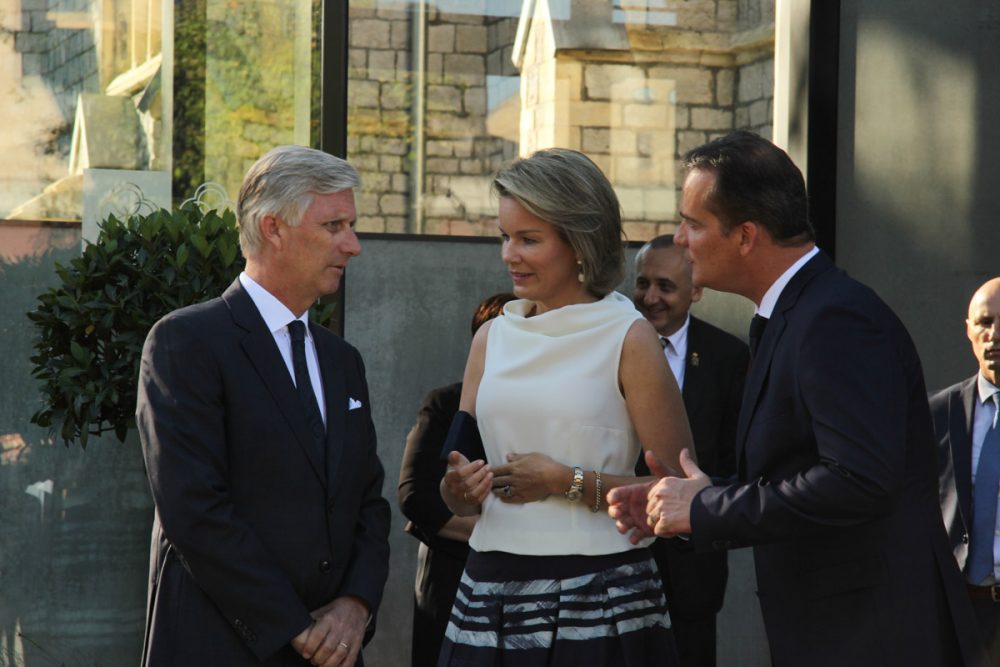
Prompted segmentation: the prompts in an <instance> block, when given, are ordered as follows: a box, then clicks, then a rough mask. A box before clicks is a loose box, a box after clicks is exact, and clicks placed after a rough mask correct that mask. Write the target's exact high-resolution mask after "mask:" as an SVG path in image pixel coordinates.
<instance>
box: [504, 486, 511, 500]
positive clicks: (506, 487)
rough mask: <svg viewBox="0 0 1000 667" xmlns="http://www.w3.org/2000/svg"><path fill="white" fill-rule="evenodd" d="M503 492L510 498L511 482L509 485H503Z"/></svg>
mask: <svg viewBox="0 0 1000 667" xmlns="http://www.w3.org/2000/svg"><path fill="white" fill-rule="evenodd" d="M503 494H504V495H505V496H507V497H508V498H510V484H508V485H507V486H505V487H503Z"/></svg>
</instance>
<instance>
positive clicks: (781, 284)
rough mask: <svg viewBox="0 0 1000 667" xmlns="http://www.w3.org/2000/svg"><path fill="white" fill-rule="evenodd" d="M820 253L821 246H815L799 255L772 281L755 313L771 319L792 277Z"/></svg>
mask: <svg viewBox="0 0 1000 667" xmlns="http://www.w3.org/2000/svg"><path fill="white" fill-rule="evenodd" d="M818 253H819V248H817V247H816V246H813V247H812V250H810V251H809V252H807V253H806V254H804V255H802V256H801V257H799V258H798V260H796V262H795V263H794V264H792V265H791V266H790V267H788V268H787V269H786V270H785V272H784V273H782V274H781V275H780V276H778V279H777V280H775V281H774V282H773V283H771V286H770V287H769V288H768V289H767V291H766V292H764V298H763V299H761V300H760V305H759V306H757V310H756V311H755V314H756V315H760V316H761V317H766V318H768V319H770V318H771V314H772V313H774V307H775V306H776V305H778V297H780V296H781V293H782V292H783V291H784V290H785V286H786V285H787V284H788V282H789V281H790V280H791V279H792V277H793V276H794V275H795V274H796V273H798V272H799V269H801V268H802V267H803V266H805V265H806V262H808V261H809V260H810V259H812V258H813V257H815V256H816V255H817V254H818Z"/></svg>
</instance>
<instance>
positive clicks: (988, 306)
mask: <svg viewBox="0 0 1000 667" xmlns="http://www.w3.org/2000/svg"><path fill="white" fill-rule="evenodd" d="M965 330H966V335H967V336H968V337H969V342H970V343H972V352H973V354H974V355H975V357H976V360H977V361H978V362H979V372H978V373H976V374H975V375H973V376H972V377H971V378H969V379H967V380H964V381H962V382H959V383H958V384H955V385H952V386H950V387H948V388H947V389H943V390H942V391H939V392H937V393H936V394H934V395H933V396H931V399H930V404H931V414H932V415H933V417H934V432H935V435H936V436H937V440H938V446H939V447H940V451H939V454H940V457H941V458H940V461H941V467H940V469H939V471H940V474H941V479H940V483H941V489H940V491H941V510H942V512H943V514H944V519H945V525H946V526H947V528H948V535H949V537H950V538H951V546H952V552H953V553H954V554H955V559H956V560H957V561H958V566H959V567H960V568H962V573H963V574H964V575H965V580H966V584H967V587H966V590H967V591H968V593H969V598H970V600H971V601H972V608H973V610H974V611H975V612H976V619H977V620H978V621H979V629H980V631H981V632H982V635H983V639H984V641H985V644H986V650H987V652H988V660H989V664H992V665H1000V569H998V565H1000V558H998V555H1000V537H998V536H1000V532H998V528H1000V522H998V518H1000V517H998V514H997V497H998V492H1000V489H998V480H1000V419H998V410H997V405H998V403H997V401H998V400H1000V278H993V279H992V280H989V281H987V282H986V283H984V284H983V285H982V286H981V287H980V288H979V289H978V290H976V293H975V294H974V295H973V296H972V300H971V301H970V303H969V316H968V319H966V320H965Z"/></svg>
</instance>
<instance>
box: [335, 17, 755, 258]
mask: <svg viewBox="0 0 1000 667" xmlns="http://www.w3.org/2000/svg"><path fill="white" fill-rule="evenodd" d="M626 5H628V3H614V7H622V8H623V10H622V11H624V12H625V14H623V16H625V23H624V24H623V25H624V27H625V30H626V32H627V35H628V49H626V50H606V49H600V48H561V47H560V45H559V44H557V43H547V42H546V40H552V39H554V38H553V36H552V33H551V32H548V31H542V30H537V31H534V32H535V33H537V34H534V35H529V36H528V38H527V39H526V41H525V46H524V53H523V54H520V57H518V55H519V54H513V53H512V48H513V45H514V37H515V33H516V31H517V26H518V18H517V17H512V16H504V17H496V16H482V15H481V14H477V13H475V12H474V11H473V10H472V9H470V10H469V11H470V13H466V14H454V13H447V12H443V11H440V10H439V9H438V8H437V5H436V4H435V3H429V4H428V6H427V8H426V28H425V31H424V33H423V35H422V36H421V35H417V37H416V39H417V40H418V42H417V43H416V44H415V43H414V38H415V37H414V27H413V22H414V16H415V9H414V5H413V4H411V3H401V2H399V1H398V0H359V1H358V2H353V3H352V4H351V44H350V70H349V77H350V78H349V84H348V85H349V102H348V105H349V115H348V157H349V159H350V160H351V161H352V162H353V163H354V164H355V166H357V167H358V169H359V170H360V171H361V173H362V178H363V180H364V186H363V188H362V191H361V193H360V196H359V198H358V200H359V201H358V206H359V213H360V216H361V217H360V218H359V229H361V230H362V231H377V232H418V233H420V232H424V233H433V234H473V235H480V234H486V235H491V234H493V233H494V231H495V228H494V218H493V216H494V215H495V204H494V203H493V202H492V201H491V200H490V198H489V183H490V180H491V177H492V174H493V173H494V172H495V170H496V169H497V168H498V167H499V166H500V164H502V163H503V162H504V161H505V160H509V159H511V158H513V157H516V156H517V155H518V154H520V155H527V154H530V153H531V152H533V151H534V150H536V149H538V148H543V147H548V146H565V147H569V148H576V149H579V150H582V151H584V152H586V153H587V154H588V155H590V156H591V157H592V158H593V159H594V160H595V161H596V162H597V163H598V164H599V165H600V166H601V167H602V169H604V170H605V172H606V173H607V175H608V176H609V178H610V179H611V181H612V182H613V183H614V184H615V187H616V190H617V191H618V194H619V198H620V199H621V201H622V206H623V210H624V218H625V226H626V233H627V234H628V236H629V238H631V239H636V240H641V239H646V238H650V237H651V236H653V235H655V234H661V233H668V232H671V231H673V230H674V229H675V227H676V205H677V201H678V199H679V183H678V175H679V172H678V164H679V158H680V156H681V155H683V154H684V152H685V151H687V150H688V149H690V148H693V147H694V146H697V145H699V144H701V143H704V142H705V141H708V140H710V139H713V138H715V137H718V136H721V135H723V134H725V133H727V132H729V131H731V130H732V129H734V128H748V129H753V130H755V131H757V132H760V133H761V134H763V135H764V136H767V137H770V136H771V114H772V104H771V97H772V95H773V93H772V89H773V83H772V82H773V64H772V59H773V37H771V38H770V39H769V38H768V37H767V36H766V35H767V31H768V30H771V32H773V19H774V3H773V0H771V1H769V0H673V1H671V0H667V1H666V2H664V3H662V6H658V7H657V8H656V9H655V10H654V9H648V8H647V9H641V10H635V9H633V8H629V7H627V6H626ZM609 6H610V3H609ZM477 11H482V7H481V8H480V10H477ZM539 24H540V22H539V21H536V22H535V26H536V27H537V25H539ZM619 29H620V28H619ZM762 35H764V36H763V37H762ZM421 54H422V58H423V61H421ZM514 60H517V61H518V63H519V68H516V67H515V66H514V64H513V61H514ZM421 62H423V63H424V69H423V71H422V72H421V71H415V69H419V65H420V63H421ZM518 76H519V77H520V83H519V84H517V83H515V85H519V86H520V91H519V94H516V95H514V96H510V95H505V94H503V92H498V91H502V89H503V85H504V82H505V81H506V82H509V81H510V80H511V79H512V78H515V77H518ZM507 90H509V87H508V89H507ZM421 104H422V108H421V109H417V110H415V105H421ZM417 124H419V127H417ZM414 165H417V168H418V169H420V171H419V173H414V171H413V170H414V168H415V167H414ZM417 189H419V191H417ZM415 211H417V212H415Z"/></svg>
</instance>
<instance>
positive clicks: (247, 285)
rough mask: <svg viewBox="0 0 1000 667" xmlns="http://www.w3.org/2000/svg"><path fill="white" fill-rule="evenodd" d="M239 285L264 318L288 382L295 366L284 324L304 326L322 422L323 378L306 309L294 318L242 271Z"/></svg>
mask: <svg viewBox="0 0 1000 667" xmlns="http://www.w3.org/2000/svg"><path fill="white" fill-rule="evenodd" d="M240 284H241V285H243V289H245V290H246V291H247V294H249V295H250V299H251V300H252V301H253V303H254V305H255V306H257V310H258V311H260V316H261V317H263V318H264V324H266V325H267V330H268V331H270V332H271V335H272V336H274V342H275V344H276V345H277V346H278V351H279V352H281V358H282V359H283V360H284V361H285V367H286V368H287V369H288V374H289V375H291V376H292V384H295V367H294V366H293V365H292V338H291V336H290V335H289V333H288V325H289V323H290V322H292V321H293V320H295V319H298V320H300V321H301V322H302V323H303V324H304V325H306V340H305V349H306V366H308V368H309V380H310V382H312V386H313V393H315V394H316V403H317V404H318V405H319V414H320V416H321V417H322V418H323V424H326V401H325V400H324V398H323V396H324V394H323V377H322V375H320V372H319V360H318V359H317V357H316V343H315V342H314V341H313V337H312V332H311V331H309V311H306V312H304V313H302V316H301V317H298V318H296V317H295V314H294V313H292V311H290V310H289V309H288V307H287V306H286V305H285V304H283V303H281V301H279V300H278V299H277V297H275V296H274V295H273V294H271V293H270V292H268V291H267V290H266V289H264V288H263V287H262V286H261V285H260V284H259V283H258V282H256V281H255V280H254V279H253V278H251V277H250V276H248V275H247V273H246V271H244V272H242V273H240Z"/></svg>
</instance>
